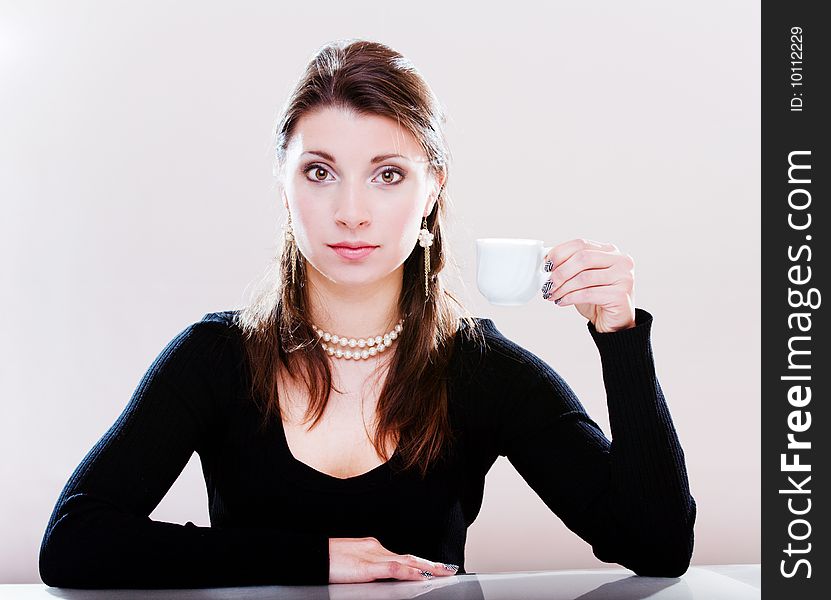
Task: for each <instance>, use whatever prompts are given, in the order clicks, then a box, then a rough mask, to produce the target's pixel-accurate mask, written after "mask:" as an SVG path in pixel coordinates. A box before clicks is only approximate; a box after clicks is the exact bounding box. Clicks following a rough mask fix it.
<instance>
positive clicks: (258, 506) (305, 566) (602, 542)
mask: <svg viewBox="0 0 831 600" xmlns="http://www.w3.org/2000/svg"><path fill="white" fill-rule="evenodd" d="M234 313H235V311H224V312H216V313H209V314H207V315H205V316H204V317H203V318H202V320H201V321H198V322H195V323H193V324H191V325H189V326H188V327H186V328H185V329H184V330H183V331H181V332H180V333H179V334H178V335H176V336H175V337H174V338H173V339H172V340H171V341H170V343H169V344H168V345H167V346H166V347H165V348H164V350H162V352H161V353H160V354H159V355H158V356H157V357H156V359H155V360H154V361H153V363H152V365H151V366H150V368H149V369H148V370H147V372H146V374H145V375H144V377H143V378H142V379H141V381H140V383H139V385H138V387H137V388H136V389H135V391H134V393H133V395H132V398H131V399H130V401H129V402H128V403H127V405H126V407H125V409H124V410H123V412H122V413H121V415H120V416H119V417H118V419H117V420H116V422H115V423H114V424H113V425H112V426H111V427H110V428H109V429H108V430H107V432H106V433H105V434H104V435H103V436H102V437H101V439H100V440H99V441H98V442H97V443H96V444H95V445H94V446H93V447H92V449H91V450H90V451H89V453H88V454H87V455H86V456H85V458H84V459H83V460H82V461H81V463H80V464H79V465H78V467H77V468H76V469H75V471H74V472H73V474H72V476H71V477H70V479H69V481H68V482H67V483H66V485H65V487H64V489H63V491H62V492H61V494H60V496H59V498H58V501H57V504H56V506H55V509H54V511H53V513H52V515H51V518H50V519H49V523H48V525H47V528H46V531H45V534H44V537H43V542H42V544H41V548H40V555H39V568H40V575H41V578H42V579H43V581H44V582H45V583H46V584H48V585H50V586H58V587H76V588H154V587H158V588H181V587H190V588H198V587H221V586H240V585H269V584H271V585H275V584H326V583H328V575H329V554H328V539H329V538H330V537H368V536H373V537H376V538H377V539H378V540H379V542H381V544H382V545H383V546H384V547H386V548H387V549H389V550H391V551H393V552H396V553H400V554H406V553H411V554H414V555H417V556H422V557H424V558H428V559H430V560H435V561H442V562H447V563H453V564H457V565H459V566H460V568H459V571H458V572H459V573H460V574H462V573H465V569H464V562H465V556H464V547H465V538H466V533H467V528H468V526H469V525H470V524H471V523H472V522H473V521H474V519H475V518H476V516H477V514H478V512H479V509H480V507H481V503H482V496H483V490H484V484H485V475H486V474H487V472H488V470H489V469H490V467H491V465H493V463H494V462H495V461H496V459H497V457H498V456H506V457H507V458H508V460H509V461H510V462H511V464H512V465H513V466H514V467H515V468H516V469H517V471H518V472H519V473H520V474H521V476H522V477H523V478H524V480H525V481H527V482H528V484H529V485H530V486H531V487H532V488H533V490H534V491H535V492H536V493H537V494H538V495H539V496H540V498H541V499H542V500H543V501H544V502H545V504H546V505H547V506H548V507H549V508H550V509H551V510H552V512H553V513H554V514H556V515H557V516H558V517H559V518H560V519H562V521H563V522H564V523H565V525H566V526H567V527H568V528H569V529H570V530H572V531H573V532H575V533H576V534H577V535H579V536H580V537H581V538H583V539H584V540H585V541H587V542H588V543H589V544H591V546H592V549H593V552H594V555H595V556H596V557H597V558H598V559H600V560H601V561H604V562H608V563H618V564H620V565H622V566H624V567H626V568H628V569H631V570H632V571H634V572H635V573H636V574H638V575H649V576H665V577H676V576H680V575H681V574H683V573H684V572H685V571H686V570H687V568H688V566H689V563H690V558H691V555H692V550H693V525H694V522H695V516H696V504H695V500H694V499H693V497H692V496H691V494H690V491H689V484H688V479H687V473H686V467H685V463H684V453H683V451H682V449H681V446H680V444H679V440H678V437H677V434H676V431H675V429H674V427H673V424H672V421H671V418H670V413H669V410H668V408H667V404H666V402H665V399H664V395H663V392H662V390H661V387H660V385H659V383H658V379H657V377H656V373H655V366H654V362H653V355H652V348H651V341H650V330H651V326H652V315H651V314H650V313H648V312H647V311H645V310H643V309H640V308H638V309H637V310H636V325H635V326H634V327H632V328H629V329H625V330H620V331H615V332H609V333H599V332H597V331H596V329H595V328H594V326H593V325H592V324H591V322H588V323H587V327H588V330H589V333H590V334H591V336H592V338H593V340H594V342H595V344H596V346H597V348H598V350H599V353H600V358H601V364H602V371H603V380H604V384H605V388H606V395H607V403H608V409H609V422H610V425H611V437H612V441H611V442H610V441H609V440H608V439H607V438H606V436H605V435H604V434H603V432H602V431H601V429H600V428H599V427H598V425H597V424H596V423H595V422H594V421H593V420H592V419H591V418H590V417H589V415H588V414H587V413H586V411H585V409H584V408H583V406H582V404H581V403H580V401H579V400H578V399H577V397H576V396H575V394H574V392H573V391H572V390H571V389H570V388H569V386H568V384H566V382H565V381H564V380H563V379H562V378H561V377H560V376H559V375H558V374H557V373H556V372H555V371H554V369H553V368H552V367H551V366H549V365H548V364H547V363H546V362H544V361H543V360H542V359H540V358H539V357H538V356H536V355H535V354H533V353H532V352H530V351H528V350H527V349H524V348H523V347H521V346H520V345H518V344H517V343H515V342H513V341H512V340H510V339H508V338H506V337H505V336H504V335H503V334H502V333H501V332H499V330H497V328H496V327H495V325H494V324H493V321H492V320H490V319H482V318H479V319H478V321H479V323H480V324H481V325H482V327H483V331H484V333H485V344H484V345H483V344H481V343H480V342H474V341H473V338H468V337H466V336H464V335H462V333H463V329H464V324H463V329H462V330H460V333H459V334H458V335H459V338H458V339H459V344H458V345H457V348H456V350H455V352H454V354H453V359H452V361H451V367H450V370H449V372H448V374H449V377H448V381H449V384H450V385H449V390H450V394H449V400H450V407H449V411H450V419H451V424H452V427H453V430H454V433H455V434H456V440H457V441H456V443H455V444H454V445H453V448H454V449H453V453H452V459H451V460H447V461H440V462H439V463H437V464H436V465H437V466H436V467H434V468H433V469H432V470H431V472H430V473H429V474H428V476H427V478H426V479H424V480H421V479H420V478H419V476H418V475H417V474H416V473H412V472H411V471H401V470H396V469H393V468H391V467H392V465H393V464H397V463H396V461H397V460H398V456H397V453H396V454H393V456H392V457H391V459H390V461H389V462H387V463H384V464H382V465H380V466H378V467H376V468H374V469H372V470H370V471H368V472H366V473H363V474H361V475H358V476H356V477H350V478H347V479H340V478H336V477H333V476H330V475H327V474H325V473H322V472H320V471H317V470H316V469H314V468H312V467H310V466H308V465H306V464H304V463H302V462H300V461H298V460H296V459H295V458H294V457H293V456H292V454H291V452H290V451H289V447H288V444H287V442H286V438H285V434H284V430H283V426H282V422H281V421H280V420H279V418H275V422H274V423H273V424H272V425H270V426H269V427H268V428H266V429H265V430H258V423H259V420H260V413H259V411H258V409H257V408H256V407H255V405H254V403H253V400H252V398H251V395H250V391H249V390H248V389H247V386H246V385H244V383H243V382H245V381H247V379H246V377H245V376H244V371H245V366H244V365H245V363H244V360H243V347H242V338H241V332H240V330H239V329H238V327H237V326H236V324H235V322H234ZM194 451H195V452H197V453H198V454H199V457H200V460H201V463H202V470H203V473H204V477H205V483H206V486H207V492H208V499H209V514H210V522H211V526H210V527H198V526H196V525H194V524H193V523H192V522H190V521H188V522H187V523H186V524H185V525H180V524H176V523H167V522H161V521H154V520H151V519H150V518H149V515H150V513H151V512H152V511H153V510H154V509H155V507H156V506H157V505H158V504H159V502H160V501H161V499H162V498H163V497H164V495H165V494H166V493H167V491H168V490H169V489H170V487H171V485H172V484H173V483H174V481H175V480H176V479H177V477H178V476H179V474H180V473H181V472H182V470H183V469H184V467H185V465H186V464H187V462H188V461H189V459H190V457H191V456H192V454H193V452H194ZM506 526H509V524H508V523H506Z"/></svg>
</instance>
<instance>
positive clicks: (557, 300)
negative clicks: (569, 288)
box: [554, 298, 562, 304]
mask: <svg viewBox="0 0 831 600" xmlns="http://www.w3.org/2000/svg"><path fill="white" fill-rule="evenodd" d="M560 300H562V298H557V299H556V300H555V301H554V304H560Z"/></svg>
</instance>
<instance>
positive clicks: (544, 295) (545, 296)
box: [542, 292, 551, 300]
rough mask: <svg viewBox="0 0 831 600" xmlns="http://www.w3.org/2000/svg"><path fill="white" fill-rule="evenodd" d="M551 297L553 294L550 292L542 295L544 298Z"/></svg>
mask: <svg viewBox="0 0 831 600" xmlns="http://www.w3.org/2000/svg"><path fill="white" fill-rule="evenodd" d="M550 297H551V294H549V293H548V292H546V293H545V294H543V295H542V299H543V300H548V299H549V298H550Z"/></svg>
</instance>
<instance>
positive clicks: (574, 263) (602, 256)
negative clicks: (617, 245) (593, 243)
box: [543, 250, 618, 293]
mask: <svg viewBox="0 0 831 600" xmlns="http://www.w3.org/2000/svg"><path fill="white" fill-rule="evenodd" d="M617 262H618V255H616V254H611V253H610V252H606V251H604V250H578V251H577V252H575V253H574V254H572V255H571V256H570V257H569V258H568V259H566V261H565V262H563V263H562V264H560V265H559V266H558V267H556V268H555V269H554V270H553V271H552V272H551V275H549V276H548V281H550V282H551V285H548V282H546V283H545V285H544V286H543V292H548V293H551V292H552V291H555V290H557V289H559V287H560V286H561V285H563V284H564V283H565V282H566V281H568V280H569V279H571V278H572V277H574V276H575V275H577V274H578V273H580V272H581V271H583V270H585V269H606V268H608V267H611V266H614V265H615V264H616V263H617ZM607 275H608V274H607ZM588 277H597V275H596V274H595V275H590V276H588ZM546 287H547V288H548V289H547V290H546V289H545V288H546Z"/></svg>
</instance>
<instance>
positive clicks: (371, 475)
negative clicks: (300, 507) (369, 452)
mask: <svg viewBox="0 0 831 600" xmlns="http://www.w3.org/2000/svg"><path fill="white" fill-rule="evenodd" d="M276 420H277V421H278V423H277V427H278V429H279V438H280V441H281V444H282V446H283V450H284V451H285V454H286V457H287V458H288V462H289V464H291V465H293V466H294V467H295V469H296V470H297V471H298V472H302V473H306V474H307V475H311V476H313V477H315V478H317V479H318V480H319V481H321V482H323V483H326V484H329V485H335V486H342V487H348V486H352V485H356V484H363V483H370V482H374V481H376V480H379V479H381V478H384V477H385V476H386V472H387V471H388V470H389V469H390V467H391V466H392V465H390V462H392V461H393V460H394V459H396V458H397V457H398V447H397V446H396V448H395V451H394V452H393V453H392V456H390V458H389V460H387V461H385V462H383V463H381V464H380V465H377V466H375V467H373V468H372V469H370V470H369V471H364V472H363V473H359V474H358V475H353V476H352V477H336V476H334V475H330V474H329V473H324V472H323V471H320V470H318V469H315V468H314V467H313V466H311V465H308V464H306V463H304V462H303V461H302V460H300V459H299V458H297V457H296V456H294V454H293V453H292V451H291V448H290V447H289V442H288V438H287V437H286V429H285V427H284V424H283V419H282V418H280V417H279V416H278V417H277V419H276Z"/></svg>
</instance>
